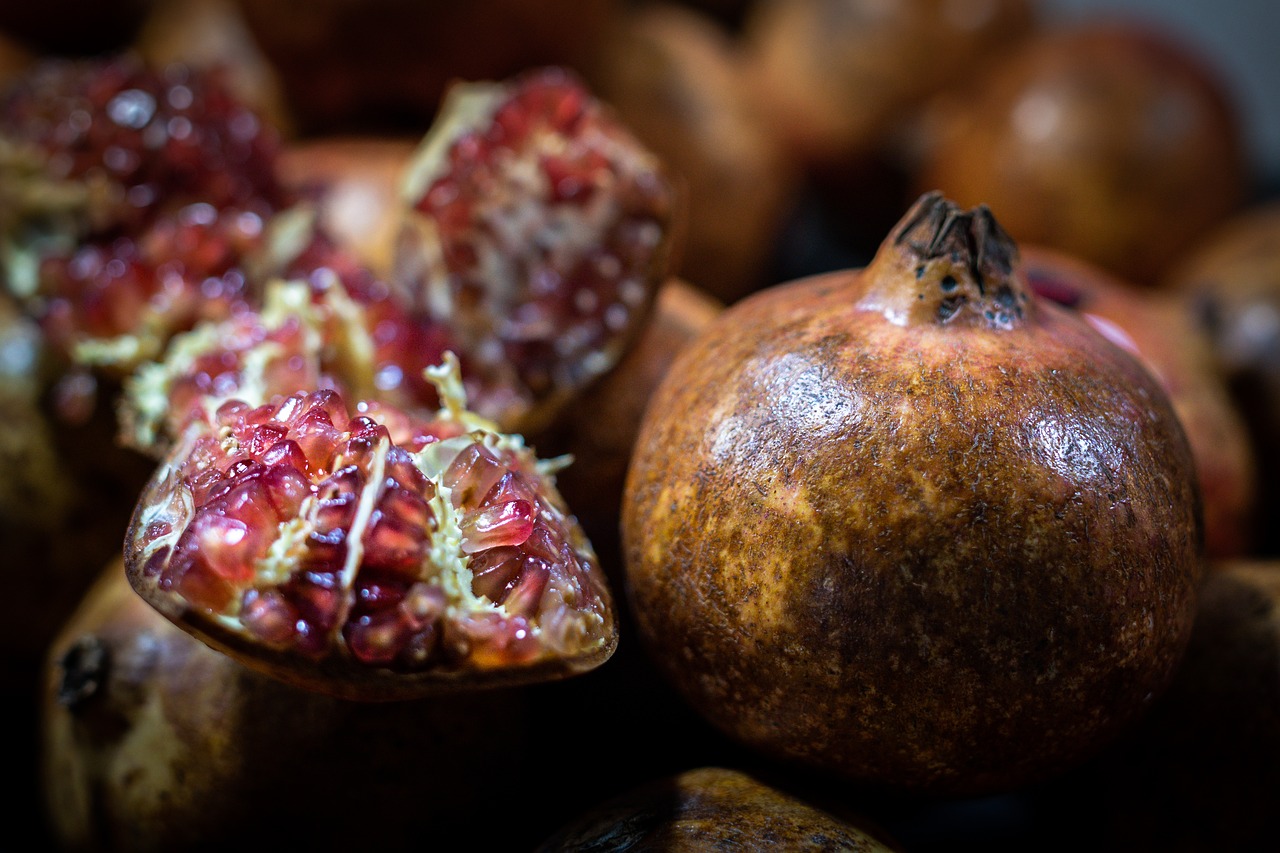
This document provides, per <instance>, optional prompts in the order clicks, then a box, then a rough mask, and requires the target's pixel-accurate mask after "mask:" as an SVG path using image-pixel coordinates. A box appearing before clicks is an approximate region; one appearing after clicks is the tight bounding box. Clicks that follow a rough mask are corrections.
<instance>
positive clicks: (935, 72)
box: [743, 0, 1035, 171]
mask: <svg viewBox="0 0 1280 853" xmlns="http://www.w3.org/2000/svg"><path fill="white" fill-rule="evenodd" d="M1034 27H1035V15H1034V4H1033V3H1032V2H1031V0H759V2H758V3H757V4H756V5H755V6H754V7H753V8H752V10H751V12H750V13H749V15H748V17H747V20H746V23H745V25H744V32H743V39H744V51H745V52H746V55H747V57H748V61H749V62H750V64H751V72H750V73H751V79H752V86H751V89H752V91H753V92H754V93H755V94H756V95H757V97H759V98H760V99H761V101H762V103H763V105H764V107H765V108H766V109H767V111H768V115H769V116H770V122H771V124H772V126H773V127H774V128H775V129H776V131H777V132H778V133H780V134H781V135H782V136H783V138H784V139H786V141H787V142H788V143H789V145H790V146H791V148H792V150H793V151H794V152H795V154H796V156H798V157H799V159H800V160H801V161H802V162H805V163H808V164H810V165H811V166H813V165H818V166H822V167H825V169H827V170H831V169H834V170H837V171H840V170H846V169H848V168H849V166H850V165H851V161H856V160H857V159H859V158H861V157H865V156H866V155H867V154H868V153H869V152H870V151H871V150H872V149H873V148H874V147H875V146H877V145H878V144H879V143H880V142H881V141H883V139H884V138H885V135H886V134H887V133H888V132H889V131H890V130H891V129H892V128H893V127H894V126H895V124H897V123H898V122H899V121H901V120H903V119H904V118H905V117H906V116H907V115H908V114H909V112H910V110H911V109H912V108H913V107H915V106H916V105H917V104H919V103H920V101H921V100H922V99H924V98H925V97H927V96H929V95H931V94H933V93H934V92H936V91H937V90H938V89H940V88H942V87H943V86H944V85H948V84H949V83H950V82H951V81H952V80H954V79H955V78H956V77H958V76H966V77H967V76H970V75H972V74H974V73H975V71H976V70H977V69H979V68H981V67H982V66H983V65H984V64H985V63H987V62H988V61H990V60H992V59H993V58H994V57H997V56H999V55H1000V54H1001V53H1002V52H1003V51H1005V50H1008V49H1009V48H1010V47H1011V46H1012V45H1014V44H1015V43H1016V42H1018V41H1019V40H1021V39H1022V38H1023V37H1025V36H1026V35H1027V34H1028V33H1029V32H1031V31H1032V30H1033V28H1034Z"/></svg>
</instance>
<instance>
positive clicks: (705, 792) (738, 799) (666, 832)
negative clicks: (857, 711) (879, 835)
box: [538, 767, 894, 853]
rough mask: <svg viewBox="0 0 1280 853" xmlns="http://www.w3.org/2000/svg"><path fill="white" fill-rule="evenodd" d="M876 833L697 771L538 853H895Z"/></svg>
mask: <svg viewBox="0 0 1280 853" xmlns="http://www.w3.org/2000/svg"><path fill="white" fill-rule="evenodd" d="M893 849H894V848H892V847H889V846H887V845H886V844H885V843H884V842H882V841H880V840H878V839H876V838H875V837H874V836H872V835H871V834H869V833H867V832H865V831H863V830H861V829H859V828H858V827H856V826H852V825H850V824H848V823H845V822H844V821H841V820H839V819H837V818H835V817H833V816H831V815H829V814H827V813H826V812H824V811H821V810H819V809H816V808H814V807H813V806H811V805H808V804H807V803H805V802H803V801H801V800H798V799H796V798H794V797H792V796H790V795H789V794H786V793H784V792H782V791H779V790H777V789H775V788H772V787H770V786H768V785H766V784H764V783H762V782H759V781H757V780H756V779H754V778H752V777H751V776H749V775H747V774H746V773H742V772H740V771H737V770H728V769H723V768H719V767H703V768H699V769H696V770H689V771H687V772H685V773H681V774H680V775H678V776H674V777H671V778H668V779H662V780H660V781H658V782H654V783H652V784H649V785H646V786H644V787H641V788H639V789H637V790H634V791H631V792H629V793H627V794H624V795H623V796H621V797H618V798H617V799H615V800H611V801H610V802H608V803H605V804H604V805H602V806H599V807H597V808H595V809H592V810H590V811H588V812H587V813H586V814H584V815H583V816H582V817H581V818H579V819H578V820H576V821H574V822H573V823H571V824H569V825H567V826H565V827H564V828H563V829H561V830H560V831H559V832H557V833H556V834H555V835H554V836H552V837H551V838H549V839H547V841H546V842H545V843H543V844H542V846H540V847H539V848H538V853H552V851H557V853H563V852H564V851H584V853H585V851H598V850H630V851H636V853H640V851H665V853H696V851H702V850H847V851H851V853H889V851H891V850H893Z"/></svg>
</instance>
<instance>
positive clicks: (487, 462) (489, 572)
mask: <svg viewBox="0 0 1280 853" xmlns="http://www.w3.org/2000/svg"><path fill="white" fill-rule="evenodd" d="M360 409H363V412H361V411H360ZM473 426H474V423H473V422H468V421H467V419H466V418H463V419H461V420H460V419H457V418H454V417H449V416H441V417H440V418H438V419H436V420H433V421H424V420H422V419H418V418H413V417H410V416H407V415H405V414H404V413H400V412H397V411H395V410H393V409H391V408H390V407H388V406H385V405H366V406H362V407H357V413H352V412H351V411H350V410H348V408H347V406H346V404H345V403H344V402H343V400H342V398H341V397H340V396H339V395H338V394H337V393H336V392H334V391H312V392H307V393H298V394H294V395H292V396H290V397H287V398H285V399H284V400H283V401H282V402H278V403H275V404H269V405H263V406H256V407H252V406H250V405H248V404H246V403H241V402H228V403H225V404H223V405H222V406H221V407H220V408H219V409H218V410H217V411H216V412H215V413H213V414H211V415H209V416H208V418H207V419H206V420H205V421H203V422H200V421H193V422H192V424H191V425H190V426H189V427H188V430H187V434H186V435H185V436H184V439H183V441H182V442H180V443H179V445H178V446H176V447H175V450H174V452H173V453H172V454H171V456H170V457H169V459H168V460H167V462H166V463H165V464H164V465H162V466H161V469H160V471H159V473H158V474H157V476H156V478H155V480H154V481H153V483H152V485H151V487H150V489H149V490H148V494H147V495H146V496H144V500H143V502H142V503H141V504H140V505H139V510H138V513H137V515H136V516H135V522H134V526H133V529H132V531H131V536H130V540H129V543H128V545H127V547H126V560H127V562H128V563H129V565H130V571H131V574H132V580H133V582H134V585H135V587H137V588H139V591H140V592H142V594H143V595H144V597H148V598H149V600H152V601H153V603H154V604H157V606H158V607H159V608H160V609H161V610H162V611H163V612H170V613H173V612H182V613H187V614H191V617H190V618H194V619H195V620H197V621H198V620H201V619H203V620H207V621H208V623H209V624H210V625H217V626H220V628H217V627H215V628H213V630H215V631H218V630H221V631H223V632H230V633H231V634H234V635H236V636H239V637H241V638H242V639H246V640H250V641H251V644H252V645H254V646H258V647H262V648H265V649H272V650H276V651H277V652H279V651H284V652H287V653H296V654H299V655H301V656H304V657H306V658H309V659H313V660H328V659H331V658H335V657H336V658H339V659H340V660H343V661H347V662H349V663H350V664H351V665H353V666H356V667H380V668H387V669H390V670H393V671H404V672H418V671H423V670H438V671H444V672H456V671H458V670H473V669H480V670H485V669H495V668H504V667H510V666H513V665H520V664H528V663H532V662H537V661H539V660H542V659H544V658H547V657H556V658H559V657H561V656H570V657H571V656H572V655H574V654H577V653H583V652H596V651H599V649H600V648H601V647H602V646H603V645H605V644H606V643H607V642H608V641H609V639H608V638H609V635H610V632H611V631H612V627H611V623H610V622H609V610H608V593H607V591H606V590H605V587H604V585H603V582H602V580H601V579H600V577H599V570H598V568H595V566H594V556H593V555H592V553H591V550H590V546H589V545H587V544H586V541H585V539H584V538H583V537H582V535H581V533H580V531H579V530H578V528H577V527H576V522H575V521H574V520H573V519H572V517H570V516H568V515H566V513H565V512H564V509H563V507H562V506H561V505H560V503H559V499H558V497H556V496H555V492H554V487H553V486H552V485H551V483H550V481H549V480H548V478H547V476H546V475H545V474H543V473H542V472H541V471H540V469H539V466H538V464H537V463H536V461H535V460H534V459H533V457H532V455H531V454H530V453H529V452H528V451H527V450H526V449H525V448H524V447H523V445H521V444H519V443H518V442H514V441H512V440H511V439H507V438H503V437H501V436H499V435H498V434H497V433H486V432H485V431H484V430H479V431H476V430H474V429H472V428H471V427H473ZM206 627H208V626H206Z"/></svg>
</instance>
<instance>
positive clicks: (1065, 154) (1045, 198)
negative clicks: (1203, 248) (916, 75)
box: [916, 21, 1250, 284]
mask: <svg viewBox="0 0 1280 853" xmlns="http://www.w3.org/2000/svg"><path fill="white" fill-rule="evenodd" d="M956 98H957V104H956V108H955V109H953V110H949V111H948V113H949V115H950V119H948V120H947V121H946V123H945V126H944V127H942V128H941V129H939V130H938V131H937V138H936V141H934V142H933V143H932V148H931V150H930V151H928V152H926V153H925V154H924V156H923V162H922V165H921V166H920V171H919V173H918V175H917V176H916V184H917V186H918V187H920V188H922V189H923V188H929V189H932V188H935V187H937V188H941V189H942V190H943V191H944V192H946V193H948V194H950V195H952V196H954V197H955V198H956V199H957V200H958V201H959V202H960V203H962V204H976V203H978V202H983V203H985V204H989V205H990V206H991V207H992V208H993V209H995V210H999V211H1000V212H1001V219H1002V221H1003V222H1004V224H1005V226H1006V227H1007V228H1008V230H1009V233H1010V234H1012V235H1013V237H1014V239H1017V240H1019V241H1022V242H1027V243H1038V244H1041V245H1045V246H1049V247H1051V248H1056V249H1061V250H1063V251H1065V252H1068V253H1070V254H1073V255H1076V256H1079V257H1081V258H1084V259H1085V260H1089V261H1091V262H1093V263H1095V264H1098V265H1099V266H1101V267H1103V268H1104V269H1106V270H1109V271H1110V272H1112V273H1114V274H1118V275H1120V276H1122V277H1124V278H1126V279H1128V280H1130V281H1133V282H1135V283H1137V284H1151V283H1153V282H1154V281H1155V279H1156V278H1157V277H1158V276H1159V275H1160V274H1161V272H1162V271H1163V270H1164V269H1166V268H1167V267H1168V265H1169V264H1170V263H1171V262H1172V261H1173V260H1174V258H1175V256H1176V255H1177V253H1178V252H1180V251H1182V249H1183V248H1184V247H1185V246H1186V245H1187V244H1188V243H1189V242H1190V241H1192V240H1194V239H1196V238H1197V237H1198V236H1200V235H1201V234H1202V233H1203V232H1204V231H1206V230H1207V229H1208V228H1210V227H1212V226H1213V225H1214V224H1216V223H1217V222H1218V221H1220V220H1221V219H1223V218H1224V217H1225V216H1227V215H1228V214H1229V213H1231V212H1232V211H1233V210H1234V209H1235V208H1236V207H1238V206H1239V205H1240V204H1241V203H1242V202H1243V201H1244V199H1245V193H1246V191H1247V188H1248V186H1249V177H1250V176H1249V172H1248V166H1247V163H1248V160H1247V152H1246V149H1245V144H1244V138H1243V135H1242V132H1241V126H1240V119H1239V117H1238V115H1237V114H1236V112H1235V110H1234V106H1233V104H1232V101H1231V96H1230V92H1229V90H1228V89H1227V87H1226V84H1225V82H1224V81H1223V80H1222V79H1221V78H1220V77H1219V76H1218V74H1217V71H1216V69H1214V68H1213V67H1212V66H1210V65H1208V64H1207V63H1206V62H1204V61H1203V60H1202V59H1201V58H1200V57H1199V56H1197V55H1196V54H1195V52H1194V51H1193V50H1192V49H1191V48H1190V47H1188V46H1187V45H1186V44H1184V43H1183V42H1181V41H1179V40H1177V39H1174V38H1171V37H1169V36H1167V35H1166V34H1164V33H1161V32H1159V31H1157V30H1155V29H1154V28H1153V27H1151V26H1149V25H1146V24H1142V23H1138V22H1126V23H1118V22H1117V23H1112V22H1105V21H1095V22H1090V23H1082V24H1077V25H1076V26H1074V27H1059V28H1055V29H1053V30H1049V31H1046V32H1044V33H1042V34H1041V35H1039V36H1038V37H1037V38H1034V39H1031V40H1029V41H1028V42H1026V43H1025V44H1024V45H1022V46H1021V47H1020V48H1019V49H1018V50H1016V51H1014V52H1013V53H1011V54H1008V55H1006V56H1004V57H1002V58H1001V59H999V60H998V61H996V62H995V64H994V65H993V66H992V67H990V68H989V69H988V71H987V72H986V73H985V74H984V75H981V76H979V77H978V78H977V79H975V80H974V81H973V82H972V85H970V86H968V87H964V88H962V89H961V90H960V91H959V92H958V93H957V95H956Z"/></svg>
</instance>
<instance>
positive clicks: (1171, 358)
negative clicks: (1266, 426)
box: [1022, 245, 1256, 558]
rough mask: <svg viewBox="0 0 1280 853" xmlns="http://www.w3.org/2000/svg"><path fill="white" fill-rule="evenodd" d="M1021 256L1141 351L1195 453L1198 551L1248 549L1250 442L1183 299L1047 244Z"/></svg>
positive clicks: (1043, 285)
mask: <svg viewBox="0 0 1280 853" xmlns="http://www.w3.org/2000/svg"><path fill="white" fill-rule="evenodd" d="M1022 258H1023V269H1024V270H1025V272H1026V276H1027V282H1028V283H1029V284H1030V285H1031V289H1032V290H1033V291H1035V292H1036V293H1037V294H1038V295H1040V296H1041V297H1044V298H1046V299H1050V300H1053V301H1055V302H1058V303H1059V304H1061V305H1065V306H1067V307H1069V308H1073V309H1075V310H1077V311H1079V312H1081V315H1082V316H1083V317H1084V318H1085V320H1087V321H1088V322H1089V323H1091V324H1092V325H1094V326H1095V327H1096V328H1097V329H1098V331H1100V332H1102V333H1103V334H1104V335H1105V336H1107V337H1108V338H1109V339H1111V340H1112V341H1113V342H1114V343H1116V344H1118V345H1120V346H1121V347H1123V348H1125V349H1127V350H1129V351H1130V352H1132V353H1133V354H1134V355H1136V356H1137V357H1138V358H1139V359H1141V360H1142V362H1143V364H1144V365H1145V366H1146V367H1147V369H1148V370H1149V371H1150V372H1151V374H1152V375H1153V376H1155V377H1156V379H1158V380H1159V381H1160V384H1161V386H1162V387H1163V388H1164V390H1165V392H1166V393H1167V394H1168V395H1169V400H1170V402H1172V403H1173V410H1174V411H1175V412H1176V413H1177V415H1178V419H1179V420H1180V421H1181V422H1182V426H1183V429H1184V430H1185V431H1186V434H1187V440H1188V442H1190V444H1191V452H1192V455H1193V456H1194V457H1195V461H1196V474H1197V477H1198V479H1199V482H1200V492H1201V495H1202V497H1203V504H1204V527H1205V554H1206V555H1207V556H1208V557H1211V558H1223V557H1233V556H1240V555H1243V554H1247V553H1250V551H1251V550H1252V546H1253V538H1254V531H1253V514H1254V503H1255V492H1256V483H1255V480H1256V476H1255V470H1254V469H1255V462H1254V455H1253V448H1252V445H1251V440H1250V438H1249V434H1248V431H1247V430H1246V428H1245V424H1244V420H1243V418H1242V417H1241V415H1240V413H1239V412H1238V411H1237V409H1236V407H1235V404H1234V403H1233V402H1232V400H1231V397H1230V395H1229V393H1228V390H1227V384H1226V382H1225V381H1224V378H1223V376H1222V374H1221V373H1220V371H1219V370H1218V367H1217V364H1216V362H1215V359H1214V354H1213V349H1212V347H1211V345H1210V342H1209V338H1208V336H1207V335H1206V334H1205V333H1204V331H1203V330H1201V329H1199V328H1198V327H1197V326H1196V325H1195V324H1194V322H1193V319H1192V317H1191V312H1190V310H1189V307H1188V301H1187V300H1186V299H1185V298H1182V297H1180V296H1179V295H1176V294H1172V293H1166V292H1159V293H1158V292H1154V291H1152V290H1150V289H1143V288H1138V287H1136V286H1134V285H1131V284H1128V283H1127V282H1122V281H1120V280H1119V279H1117V278H1114V277H1112V276H1110V275H1108V274H1107V273H1106V272H1104V271H1102V270H1101V269H1099V268H1097V267H1095V266H1093V265H1092V264H1089V263H1087V262H1086V261H1082V260H1080V259H1078V258H1073V257H1071V256H1070V255H1066V254H1063V253H1061V252H1057V251H1054V250H1052V249H1045V248H1043V247H1039V246H1026V245H1023V246H1022Z"/></svg>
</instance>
